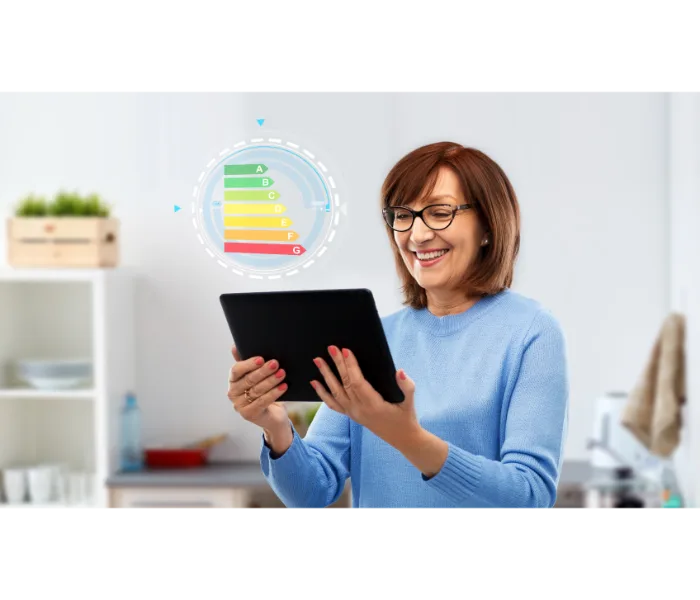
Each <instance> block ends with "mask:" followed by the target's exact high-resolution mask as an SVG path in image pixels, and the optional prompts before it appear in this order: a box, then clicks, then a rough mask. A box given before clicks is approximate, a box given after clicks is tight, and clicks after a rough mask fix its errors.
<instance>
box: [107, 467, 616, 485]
mask: <svg viewBox="0 0 700 600" xmlns="http://www.w3.org/2000/svg"><path fill="white" fill-rule="evenodd" d="M602 471H604V470H598V469H593V468H592V467H591V465H590V463H588V462H587V461H574V460H572V461H564V463H563V465H562V469H561V476H560V480H559V485H560V486H564V485H569V486H570V485H583V484H585V483H587V482H588V481H590V480H591V479H592V477H593V476H594V475H597V476H601V475H603V474H604V473H603V472H602ZM605 471H606V474H607V473H609V472H608V471H607V470H605ZM106 485H107V487H258V486H260V487H264V486H267V481H266V480H265V477H264V476H263V474H262V471H261V470H260V463H259V462H257V461H255V462H219V463H210V464H208V465H206V466H204V467H197V468H191V469H146V470H144V471H139V472H136V473H115V474H114V475H112V476H111V477H109V478H108V479H107V482H106Z"/></svg>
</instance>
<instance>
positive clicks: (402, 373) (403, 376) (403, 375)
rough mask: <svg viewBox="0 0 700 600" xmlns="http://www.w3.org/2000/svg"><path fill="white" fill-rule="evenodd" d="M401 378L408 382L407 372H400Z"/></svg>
mask: <svg viewBox="0 0 700 600" xmlns="http://www.w3.org/2000/svg"><path fill="white" fill-rule="evenodd" d="M399 377H401V379H403V380H404V381H406V372H405V371H404V370H403V369H401V371H399Z"/></svg>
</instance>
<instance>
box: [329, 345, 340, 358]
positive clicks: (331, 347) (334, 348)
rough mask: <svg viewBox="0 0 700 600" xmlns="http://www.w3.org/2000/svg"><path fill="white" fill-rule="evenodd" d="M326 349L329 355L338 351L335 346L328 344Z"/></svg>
mask: <svg viewBox="0 0 700 600" xmlns="http://www.w3.org/2000/svg"><path fill="white" fill-rule="evenodd" d="M328 351H329V352H330V353H331V356H335V355H336V354H337V353H338V350H337V348H336V347H335V346H328Z"/></svg>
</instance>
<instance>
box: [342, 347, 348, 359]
mask: <svg viewBox="0 0 700 600" xmlns="http://www.w3.org/2000/svg"><path fill="white" fill-rule="evenodd" d="M343 356H344V357H345V358H347V357H348V356H350V350H348V349H347V348H343Z"/></svg>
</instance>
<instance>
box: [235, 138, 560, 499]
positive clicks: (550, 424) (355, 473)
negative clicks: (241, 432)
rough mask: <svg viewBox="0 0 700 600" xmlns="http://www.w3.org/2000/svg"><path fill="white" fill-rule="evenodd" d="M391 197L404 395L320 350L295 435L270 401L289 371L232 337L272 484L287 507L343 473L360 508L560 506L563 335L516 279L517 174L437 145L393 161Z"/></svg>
mask: <svg viewBox="0 0 700 600" xmlns="http://www.w3.org/2000/svg"><path fill="white" fill-rule="evenodd" d="M382 201H383V208H382V212H383V215H384V218H385V221H386V223H387V232H388V233H389V237H390V242H391V245H392V249H393V251H394V255H395V258H396V265H397V269H398V272H399V275H400V277H401V279H402V281H403V291H404V295H405V302H404V304H405V305H406V308H403V309H402V310H400V311H398V312H396V313H394V314H392V315H389V316H387V317H385V318H383V319H382V323H383V325H384V330H385V333H386V337H387V340H388V342H389V347H390V349H391V353H392V356H393V359H394V362H395V363H396V364H397V365H399V366H400V367H401V369H399V371H398V372H397V374H396V377H397V382H398V385H399V387H400V388H401V390H402V391H403V393H404V401H403V402H402V403H400V404H392V403H389V402H385V401H384V400H383V399H382V398H381V397H380V396H379V394H378V393H377V392H376V391H375V390H374V389H373V388H372V387H371V385H370V384H369V383H368V382H367V381H366V380H365V379H364V378H363V376H362V365H359V364H358V363H357V361H356V360H355V357H354V355H353V353H352V349H349V348H337V347H336V346H332V345H331V346H329V347H328V356H325V357H322V356H319V357H318V358H316V359H314V362H315V363H316V366H317V367H318V370H319V378H318V380H315V381H312V382H310V384H311V386H313V389H314V390H315V392H316V395H317V396H318V398H319V399H320V400H322V401H323V403H324V404H323V405H322V406H321V408H320V409H319V411H318V413H317V414H316V417H315V419H314V421H313V423H312V424H311V426H310V428H309V431H308V433H307V435H306V437H305V438H304V439H301V438H300V437H299V435H298V434H297V433H296V431H295V430H294V428H293V426H292V425H291V423H290V420H289V418H288V416H287V412H286V409H285V407H284V404H283V403H275V401H276V400H278V399H280V398H282V399H283V396H284V391H285V390H286V384H284V383H283V381H284V377H285V372H284V369H283V368H281V366H280V365H279V364H278V363H277V361H275V360H274V359H272V360H269V361H268V362H267V363H265V362H264V359H263V358H262V357H256V358H251V359H249V360H245V361H241V360H240V357H239V355H238V353H237V352H236V350H235V348H234V349H233V356H234V358H235V359H236V360H237V361H238V362H237V363H236V364H235V365H234V366H233V367H232V369H231V371H230V374H229V394H228V395H229V399H230V400H231V401H232V402H233V404H234V407H235V409H236V410H237V411H238V412H239V413H240V414H241V416H242V417H243V418H244V419H247V420H248V421H251V422H252V423H255V424H256V425H259V426H260V427H261V428H263V432H264V433H263V442H262V454H261V464H262V470H263V472H264V474H265V476H266V477H267V480H268V481H269V483H270V485H271V487H272V488H273V489H274V490H275V492H276V493H277V495H278V496H279V497H280V499H281V500H282V501H283V502H284V503H285V505H287V506H308V507H321V506H327V505H329V504H332V503H333V502H335V501H336V500H337V499H338V497H339V496H340V494H341V493H342V491H343V487H344V484H345V481H346V479H347V478H348V477H350V481H351V485H352V499H353V506H356V507H357V506H361V507H477V506H479V507H481V506H483V507H496V506H503V507H505V506H509V507H550V506H552V505H553V504H554V501H555V498H556V486H557V481H558V477H559V468H560V466H561V457H562V446H563V443H564V438H565V431H566V424H567V404H568V377H567V367H566V356H565V347H564V339H563V335H562V332H561V329H560V327H559V325H558V323H557V321H556V320H555V319H554V318H553V317H552V315H551V314H550V313H549V312H548V311H546V310H545V309H543V308H542V307H541V306H540V305H539V304H538V303H536V302H535V301H534V300H531V299H528V298H525V297H523V296H521V295H519V294H517V293H515V292H512V291H511V290H510V289H509V286H510V285H511V282H512V279H513V266H514V262H515V258H516V256H517V253H518V249H519V245H520V214H519V207H518V202H517V199H516V196H515V193H514V191H513V188H512V187H511V184H510V182H509V180H508V178H507V177H506V175H505V173H504V172H503V171H502V170H501V169H500V167H499V166H498V165H497V164H496V163H494V161H492V160H491V159H490V158H489V157H487V156H486V155H484V154H483V153H482V152H479V151H477V150H474V149H471V148H465V147H463V146H460V145H458V144H454V143H449V142H442V143H437V144H431V145H428V146H424V147H422V148H418V149H417V150H414V151H413V152H411V153H410V154H408V155H407V156H405V157H404V158H402V159H401V160H400V161H399V162H398V163H397V164H396V166H394V168H393V169H392V170H391V172H390V173H389V175H388V176H387V178H386V180H385V182H384V185H383V188H382ZM330 361H333V363H335V365H336V367H337V369H338V373H339V374H340V376H341V378H340V380H338V379H336V377H335V375H334V374H333V371H332V370H331V369H330V368H329V364H330ZM409 375H410V376H409ZM309 391H310V392H311V389H310V390H309ZM310 400H311V398H310Z"/></svg>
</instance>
